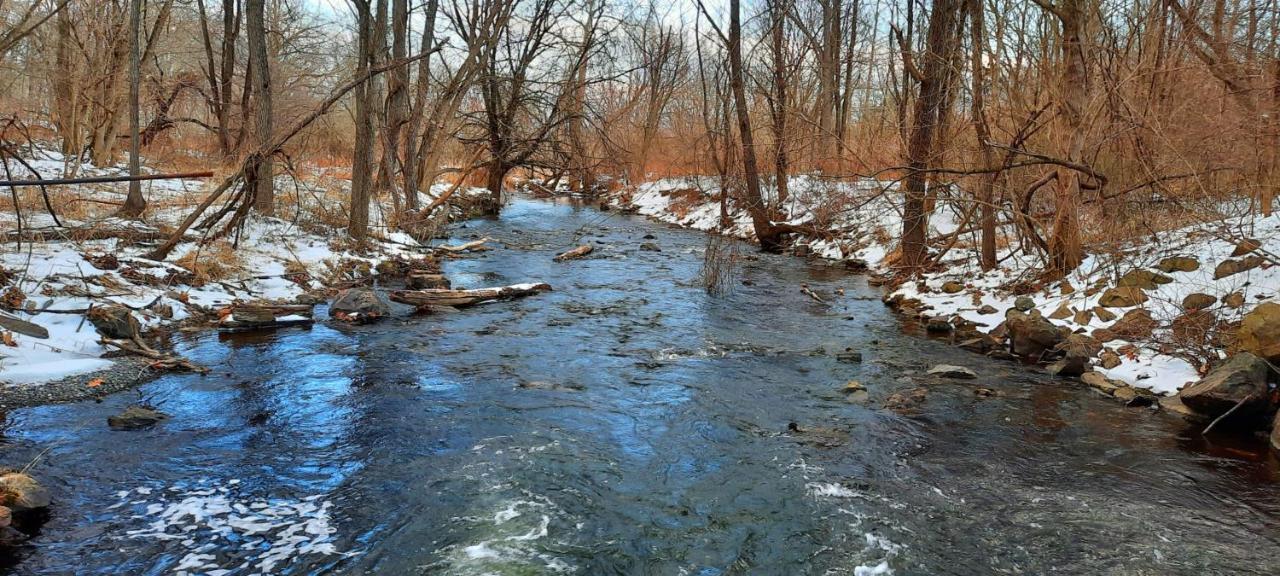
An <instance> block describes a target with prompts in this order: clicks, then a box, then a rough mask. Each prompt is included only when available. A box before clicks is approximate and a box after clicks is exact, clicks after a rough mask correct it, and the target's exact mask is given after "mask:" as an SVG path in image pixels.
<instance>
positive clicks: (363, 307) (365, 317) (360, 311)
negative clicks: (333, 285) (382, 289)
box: [329, 288, 391, 323]
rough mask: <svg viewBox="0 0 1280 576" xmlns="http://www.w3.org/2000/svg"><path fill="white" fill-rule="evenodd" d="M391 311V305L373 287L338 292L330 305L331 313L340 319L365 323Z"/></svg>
mask: <svg viewBox="0 0 1280 576" xmlns="http://www.w3.org/2000/svg"><path fill="white" fill-rule="evenodd" d="M389 313H391V305H390V304H388V303H387V301H386V300H384V299H383V298H382V295H381V294H379V293H378V292H377V291H375V290H373V289H372V288H350V289H347V290H343V291H342V293H340V294H338V298H337V299H336V300H334V301H333V304H332V305H330V306H329V315H330V316H332V317H334V318H338V319H340V320H348V321H351V322H357V323H365V322H372V321H374V320H377V319H379V318H382V317H384V316H386V315H387V314H389Z"/></svg>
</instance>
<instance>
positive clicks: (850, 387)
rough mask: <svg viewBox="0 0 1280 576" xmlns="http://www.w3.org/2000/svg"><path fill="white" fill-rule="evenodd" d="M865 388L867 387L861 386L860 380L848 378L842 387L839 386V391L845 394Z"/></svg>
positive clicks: (862, 390) (861, 390)
mask: <svg viewBox="0 0 1280 576" xmlns="http://www.w3.org/2000/svg"><path fill="white" fill-rule="evenodd" d="M866 389H867V387H866V386H863V385H862V383H861V382H859V381H857V380H850V381H848V382H845V383H844V388H841V389H840V391H841V392H844V393H845V394H852V393H854V392H865V391H866Z"/></svg>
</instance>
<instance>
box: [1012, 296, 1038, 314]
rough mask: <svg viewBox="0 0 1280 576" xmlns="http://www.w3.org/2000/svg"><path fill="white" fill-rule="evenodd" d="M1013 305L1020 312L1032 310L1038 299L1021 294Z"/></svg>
mask: <svg viewBox="0 0 1280 576" xmlns="http://www.w3.org/2000/svg"><path fill="white" fill-rule="evenodd" d="M1013 307H1014V309H1016V310H1017V311H1019V312H1030V311H1031V309H1032V308H1035V307H1036V301H1035V300H1032V299H1031V297H1030V296H1019V297H1017V299H1015V300H1014V301H1013Z"/></svg>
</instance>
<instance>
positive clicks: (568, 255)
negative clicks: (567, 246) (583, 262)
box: [552, 244, 595, 262]
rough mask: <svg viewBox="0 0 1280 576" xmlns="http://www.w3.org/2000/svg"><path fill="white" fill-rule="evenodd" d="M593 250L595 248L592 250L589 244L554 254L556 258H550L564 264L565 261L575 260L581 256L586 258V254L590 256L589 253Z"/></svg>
mask: <svg viewBox="0 0 1280 576" xmlns="http://www.w3.org/2000/svg"><path fill="white" fill-rule="evenodd" d="M594 249H595V248H593V247H592V246H591V245H590V244H583V245H581V246H579V247H577V248H574V249H572V250H566V251H564V252H561V253H559V254H556V257H555V258H552V260H555V261H556V262H564V261H565V260H575V259H578V258H581V257H583V256H586V255H587V254H590V253H591V251H592V250H594Z"/></svg>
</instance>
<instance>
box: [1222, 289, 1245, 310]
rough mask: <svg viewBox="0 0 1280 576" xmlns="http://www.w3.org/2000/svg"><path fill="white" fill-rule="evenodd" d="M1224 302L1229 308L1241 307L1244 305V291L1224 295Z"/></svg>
mask: <svg viewBox="0 0 1280 576" xmlns="http://www.w3.org/2000/svg"><path fill="white" fill-rule="evenodd" d="M1222 303H1223V304H1226V305H1227V306H1228V307H1229V308H1234V309H1239V308H1240V307H1241V306H1244V293H1243V292H1232V293H1230V294H1227V295H1226V296H1223V297H1222Z"/></svg>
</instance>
